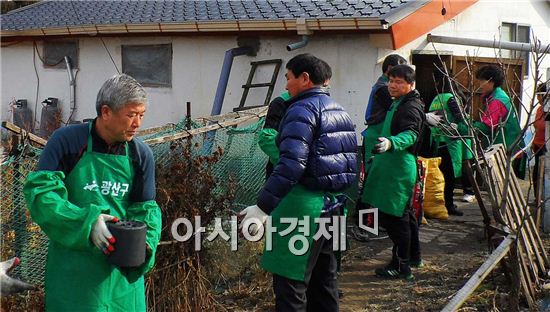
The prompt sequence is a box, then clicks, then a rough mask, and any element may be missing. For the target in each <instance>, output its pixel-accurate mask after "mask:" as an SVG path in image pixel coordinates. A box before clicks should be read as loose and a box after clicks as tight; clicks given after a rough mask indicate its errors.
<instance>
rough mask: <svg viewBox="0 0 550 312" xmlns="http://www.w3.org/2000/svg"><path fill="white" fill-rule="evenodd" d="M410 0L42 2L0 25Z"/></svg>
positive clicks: (300, 13)
mask: <svg viewBox="0 0 550 312" xmlns="http://www.w3.org/2000/svg"><path fill="white" fill-rule="evenodd" d="M411 2H413V0H334V1H330V2H329V1H316V0H298V1H286V0H217V1H211V0H194V1H151V0H148V1H127V0H111V1H90V0H82V1H42V2H40V3H38V4H35V5H32V6H28V7H24V8H22V9H19V10H16V11H13V12H9V13H7V14H4V15H2V16H1V19H0V23H1V28H2V30H24V29H36V28H49V27H64V26H79V25H86V24H96V25H103V24H140V23H151V22H154V23H162V22H189V21H215V20H249V19H253V20H258V19H282V18H298V17H303V18H306V19H307V18H316V19H317V18H318V19H327V18H333V17H351V16H353V17H372V18H380V19H383V18H386V17H387V16H389V15H391V14H392V13H393V12H395V11H397V10H399V9H400V8H401V7H403V6H405V5H407V4H409V3H411Z"/></svg>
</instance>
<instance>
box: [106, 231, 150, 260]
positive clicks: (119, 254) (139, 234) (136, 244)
mask: <svg viewBox="0 0 550 312" xmlns="http://www.w3.org/2000/svg"><path fill="white" fill-rule="evenodd" d="M107 227H108V228H109V231H110V232H111V234H113V236H114V237H115V239H116V242H115V244H114V247H115V251H113V252H112V253H111V254H110V255H109V256H107V261H109V263H111V264H114V265H116V266H119V267H122V268H135V267H139V266H140V265H142V264H143V263H144V262H145V248H146V244H145V234H146V233H147V226H146V225H145V223H143V222H139V221H119V222H117V223H112V222H108V223H107Z"/></svg>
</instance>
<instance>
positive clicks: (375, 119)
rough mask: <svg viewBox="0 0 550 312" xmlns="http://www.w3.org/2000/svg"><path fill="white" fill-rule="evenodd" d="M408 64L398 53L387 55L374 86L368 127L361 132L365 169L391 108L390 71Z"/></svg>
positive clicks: (368, 108)
mask: <svg viewBox="0 0 550 312" xmlns="http://www.w3.org/2000/svg"><path fill="white" fill-rule="evenodd" d="M400 64H407V60H406V59H405V58H404V57H402V56H401V55H398V54H390V55H388V56H386V58H385V59H384V62H383V63H382V76H380V77H379V78H378V80H377V81H376V83H375V84H374V85H373V86H372V89H371V91H370V95H369V101H368V103H367V109H366V110H365V125H367V128H366V129H365V130H363V132H362V133H361V135H362V137H363V150H362V152H363V166H364V171H365V172H366V171H367V167H368V165H369V164H370V160H371V157H372V153H371V151H372V148H373V147H374V145H375V144H376V143H377V142H378V141H377V139H378V137H379V136H380V132H381V131H382V125H383V123H384V118H385V117H386V113H387V112H388V110H389V109H390V106H391V103H392V98H391V96H390V93H389V92H388V81H389V78H388V72H389V71H390V69H391V68H392V67H393V66H396V65H400Z"/></svg>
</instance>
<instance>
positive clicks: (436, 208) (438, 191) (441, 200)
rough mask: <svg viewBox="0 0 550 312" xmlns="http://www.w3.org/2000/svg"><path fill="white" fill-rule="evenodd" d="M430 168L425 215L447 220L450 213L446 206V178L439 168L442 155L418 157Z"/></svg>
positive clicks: (428, 171) (425, 197) (427, 178)
mask: <svg viewBox="0 0 550 312" xmlns="http://www.w3.org/2000/svg"><path fill="white" fill-rule="evenodd" d="M418 158H419V159H420V160H422V162H423V163H424V164H425V165H426V168H428V170H427V173H426V184H425V187H426V193H425V195H424V215H425V216H426V218H432V219H440V220H447V219H448V218H449V214H448V213H447V208H445V193H444V191H445V178H444V177H443V173H442V172H441V170H439V164H440V163H441V157H435V158H423V157H418Z"/></svg>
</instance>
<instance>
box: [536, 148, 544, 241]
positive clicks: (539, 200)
mask: <svg viewBox="0 0 550 312" xmlns="http://www.w3.org/2000/svg"><path fill="white" fill-rule="evenodd" d="M535 157H537V158H538V160H539V168H538V169H539V172H537V193H536V196H535V203H536V205H535V226H536V229H537V231H538V229H540V223H541V222H542V208H543V207H544V203H543V201H542V199H543V198H544V197H543V196H542V195H543V192H544V157H543V156H535Z"/></svg>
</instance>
